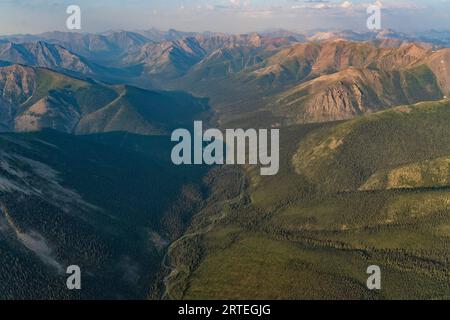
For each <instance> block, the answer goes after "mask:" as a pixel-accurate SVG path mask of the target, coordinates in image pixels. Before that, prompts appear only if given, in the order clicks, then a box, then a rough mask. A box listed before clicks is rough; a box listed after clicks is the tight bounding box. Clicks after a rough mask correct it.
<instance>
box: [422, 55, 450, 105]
mask: <svg viewBox="0 0 450 320" xmlns="http://www.w3.org/2000/svg"><path fill="white" fill-rule="evenodd" d="M426 62H427V65H428V66H429V67H430V69H431V70H433V73H434V74H435V75H436V78H437V79H438V83H439V86H440V87H441V89H442V91H443V92H444V94H445V95H446V96H447V97H449V96H450V49H443V50H439V51H437V52H435V53H433V55H431V56H430V57H429V58H428V59H427V61H426Z"/></svg>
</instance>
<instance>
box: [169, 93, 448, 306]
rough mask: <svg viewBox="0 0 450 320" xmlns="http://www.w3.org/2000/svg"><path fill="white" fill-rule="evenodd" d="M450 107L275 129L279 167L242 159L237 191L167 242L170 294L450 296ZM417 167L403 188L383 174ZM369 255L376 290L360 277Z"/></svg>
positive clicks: (407, 171) (420, 106) (411, 108)
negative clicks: (183, 236)
mask: <svg viewBox="0 0 450 320" xmlns="http://www.w3.org/2000/svg"><path fill="white" fill-rule="evenodd" d="M449 112H450V103H449V102H448V101H441V102H437V103H421V104H417V105H412V106H403V107H398V108H395V109H392V110H388V111H384V112H381V113H376V114H373V115H370V116H366V117H361V118H357V119H355V120H350V121H346V122H341V123H334V124H333V123H328V124H322V125H308V126H292V127H289V128H284V129H282V131H281V139H282V140H281V142H280V145H281V155H280V156H281V159H282V167H281V170H280V173H279V174H278V175H277V176H273V177H260V176H259V175H258V171H257V170H256V168H245V171H246V176H247V178H246V181H247V182H246V188H245V189H243V190H242V191H241V193H240V195H238V196H236V195H232V196H230V199H229V200H227V201H226V202H224V203H222V205H221V206H219V208H214V207H211V208H210V209H208V210H205V211H203V212H202V214H200V215H199V216H198V217H197V218H196V220H194V223H193V225H192V226H191V227H190V229H189V231H188V233H187V237H188V238H189V239H190V241H189V242H188V241H187V240H186V241H181V242H180V243H178V244H176V245H175V246H174V248H172V250H171V257H172V268H173V269H172V271H174V270H175V272H178V274H180V275H183V276H178V277H173V278H172V279H171V281H170V282H169V284H168V292H169V296H170V297H172V298H186V299H199V298H208V299H221V298H226V299H251V298H262V299H300V298H302V299H324V298H330V299H448V298H449V297H450V286H449V282H448V276H449V269H448V266H449V260H450V255H449V251H448V247H449V245H450V234H449V226H450V215H449V213H450V202H449V199H450V189H449V187H450V185H449V184H448V163H447V161H446V159H447V157H448V155H449V154H450V140H449V138H448V132H450V126H449V123H448V121H447V119H449ZM431 164H433V165H431ZM435 164H439V165H436V166H435ZM418 171H419V172H420V179H415V180H414V183H410V184H408V185H407V186H406V187H405V186H404V185H403V184H394V183H393V182H392V181H393V180H392V178H391V179H390V180H388V182H389V181H391V182H390V183H389V184H386V180H385V178H386V177H392V176H395V177H398V176H400V177H401V176H402V175H404V176H405V177H409V176H410V175H411V173H410V172H413V176H414V177H416V176H417V174H418V173H417V172H418ZM228 179H232V177H231V176H230V177H228ZM394 181H401V182H402V181H403V180H402V179H401V178H398V179H396V180H394ZM275 186H276V187H275ZM211 221H213V222H211ZM188 257H189V258H188ZM193 257H197V258H196V259H194V260H193ZM373 264H375V265H378V266H380V267H381V270H382V290H381V291H369V290H368V289H367V288H366V280H367V278H368V275H367V274H366V269H367V267H368V266H370V265H373Z"/></svg>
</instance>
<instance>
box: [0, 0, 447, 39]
mask: <svg viewBox="0 0 450 320" xmlns="http://www.w3.org/2000/svg"><path fill="white" fill-rule="evenodd" d="M378 2H379V3H380V4H381V5H382V8H383V10H382V26H383V27H384V28H393V29H396V30H399V31H420V30H428V29H450V0H379V1H378ZM373 3H375V0H70V1H69V0H0V34H14V33H39V32H43V31H49V30H64V28H65V20H66V18H67V15H66V13H65V11H66V8H67V6H68V5H70V4H77V5H79V6H80V7H81V9H82V31H85V32H100V31H105V30H111V29H128V30H135V29H147V28H150V27H157V28H161V29H169V28H176V29H181V30H186V31H206V30H209V31H223V32H233V33H234V32H250V31H261V30H265V29H273V28H285V29H289V30H293V31H304V30H311V29H319V28H320V29H330V28H339V29H354V30H364V28H365V25H366V19H367V14H366V8H367V6H369V5H370V4H373Z"/></svg>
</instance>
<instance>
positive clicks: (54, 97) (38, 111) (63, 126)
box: [14, 93, 80, 133]
mask: <svg viewBox="0 0 450 320" xmlns="http://www.w3.org/2000/svg"><path fill="white" fill-rule="evenodd" d="M79 120H80V113H79V111H78V109H77V107H76V106H74V105H72V104H71V103H70V102H68V101H66V100H65V99H64V97H62V96H60V95H58V94H56V93H51V94H50V95H49V96H47V97H45V98H42V99H41V100H39V101H38V102H37V103H35V104H33V105H32V106H31V107H29V108H28V109H27V110H26V111H24V112H23V113H21V114H19V115H18V116H17V117H16V119H15V122H14V129H15V131H20V132H27V131H39V130H42V129H44V128H51V129H54V130H57V131H61V132H66V133H71V132H72V131H73V129H74V128H75V126H76V124H77V123H78V121H79Z"/></svg>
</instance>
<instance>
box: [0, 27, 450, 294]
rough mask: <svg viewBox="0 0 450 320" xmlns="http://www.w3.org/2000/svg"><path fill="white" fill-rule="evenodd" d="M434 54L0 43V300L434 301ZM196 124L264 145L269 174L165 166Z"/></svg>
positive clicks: (442, 239) (326, 37) (404, 48)
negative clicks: (75, 282) (74, 278)
mask: <svg viewBox="0 0 450 320" xmlns="http://www.w3.org/2000/svg"><path fill="white" fill-rule="evenodd" d="M449 44H450V42H449V33H448V32H445V31H442V32H438V31H430V32H423V33H414V34H404V33H399V32H395V31H393V30H382V31H380V32H371V33H357V32H353V31H345V30H344V31H342V30H340V31H334V30H331V31H330V30H326V31H323V30H320V31H312V32H306V33H296V32H290V31H286V30H277V29H274V30H268V31H265V32H261V33H250V34H240V35H232V34H224V33H213V32H205V33H195V32H181V31H176V30H169V31H160V30H156V29H151V30H141V31H109V32H104V33H100V34H87V33H86V34H85V33H76V32H47V33H44V34H39V35H14V36H1V37H0V132H1V133H0V261H1V263H0V265H1V266H2V267H1V272H0V298H2V299H3V298H4V299H95V298H97V299H100V298H104V299H130V298H135V299H145V298H151V299H161V298H163V299H199V298H200V299H255V298H260V299H323V298H330V299H387V298H389V299H391V298H392V299H409V298H414V299H416V298H426V299H446V298H449V297H450V289H449V287H448V281H446V280H448V261H449V252H448V247H449V246H450V236H449V225H450V220H449V217H450V215H449V212H450V208H449V202H448V199H449V194H448V188H449V186H450V170H449V156H450V142H449V137H450V136H449V135H448V133H449V130H450V127H449V123H450V122H449V121H448V120H449V119H450V117H449V110H450V105H449V98H448V97H449V96H450V49H449V48H448V46H449ZM195 120H202V121H204V122H205V126H208V127H209V126H215V127H218V128H220V129H227V128H277V129H279V130H280V133H281V135H280V139H281V140H280V173H279V174H278V175H276V176H273V177H261V176H259V175H258V174H257V172H259V170H257V169H258V168H256V167H255V166H236V167H235V166H215V167H208V168H205V167H203V166H199V167H195V166H175V165H173V164H172V162H171V159H170V152H171V148H172V146H173V143H172V142H171V141H170V140H171V139H170V134H171V132H172V131H173V130H174V129H177V128H188V129H189V128H191V127H192V124H193V122H194V121H195ZM73 264H78V265H80V267H81V268H82V270H83V274H84V275H85V276H86V278H83V279H84V280H83V287H84V290H82V291H81V292H69V291H67V290H66V287H65V272H64V271H65V268H66V267H67V266H69V265H73ZM371 264H376V265H379V266H381V267H382V268H383V274H384V275H385V276H386V279H388V280H389V281H386V282H385V284H384V286H385V289H384V290H383V291H382V292H370V291H367V289H366V287H365V283H366V278H367V275H366V269H367V266H368V265H371Z"/></svg>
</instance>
